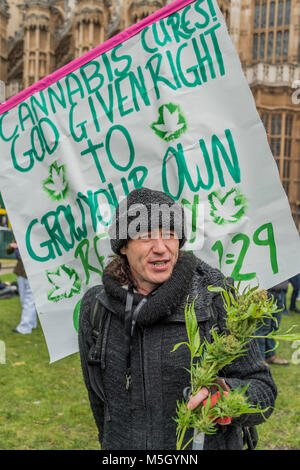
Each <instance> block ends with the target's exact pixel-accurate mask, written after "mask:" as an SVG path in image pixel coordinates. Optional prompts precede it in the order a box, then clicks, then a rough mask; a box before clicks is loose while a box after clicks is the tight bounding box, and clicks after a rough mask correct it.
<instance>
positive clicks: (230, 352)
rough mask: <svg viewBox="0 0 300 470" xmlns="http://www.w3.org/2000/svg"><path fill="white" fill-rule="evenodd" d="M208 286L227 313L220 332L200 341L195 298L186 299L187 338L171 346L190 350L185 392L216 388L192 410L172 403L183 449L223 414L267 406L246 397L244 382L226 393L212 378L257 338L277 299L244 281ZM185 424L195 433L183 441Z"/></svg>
mask: <svg viewBox="0 0 300 470" xmlns="http://www.w3.org/2000/svg"><path fill="white" fill-rule="evenodd" d="M208 289H209V290H210V291H212V292H216V293H219V294H220V295H221V296H222V299H223V304H224V307H225V311H226V314H227V316H226V325H225V331H224V332H222V333H217V332H216V331H215V330H214V329H212V341H211V342H210V341H208V339H207V338H205V339H204V341H203V342H202V343H201V341H200V333H199V328H198V322H197V318H196V315H195V310H194V303H195V300H196V299H194V300H193V301H192V302H191V303H189V301H188V299H187V304H186V307H185V324H186V330H187V337H188V341H187V342H182V343H178V344H176V345H175V346H174V348H173V351H176V349H178V348H179V347H181V346H183V345H185V346H186V347H188V349H189V350H190V367H189V374H190V397H191V396H195V395H196V394H197V393H198V392H199V391H200V389H201V388H203V387H206V388H207V389H208V390H209V389H210V387H212V386H216V387H217V388H219V391H218V392H217V394H215V395H209V396H208V398H207V400H204V401H203V403H202V404H201V405H199V406H198V407H197V408H196V409H195V410H191V409H190V408H188V407H187V401H185V400H182V401H181V402H177V410H176V414H177V416H176V418H175V421H176V423H177V431H176V436H177V450H183V449H185V448H186V447H187V446H188V445H189V443H190V442H191V441H192V440H193V439H194V438H195V437H196V436H197V435H198V434H199V433H205V434H214V433H215V432H216V430H217V423H218V422H224V419H226V418H227V417H231V418H235V417H238V416H240V415H242V414H246V413H247V414H248V413H264V412H265V411H266V410H262V409H261V408H259V407H255V406H253V405H252V404H251V403H250V402H249V401H248V398H247V396H246V390H247V388H248V385H247V386H246V387H243V388H237V389H235V390H230V391H229V392H226V391H224V390H223V389H222V388H221V387H220V386H219V385H218V381H217V379H218V374H219V371H220V370H221V369H223V367H225V366H226V365H229V364H231V363H232V362H233V361H234V360H235V359H237V358H238V357H240V356H242V355H243V354H245V353H246V349H247V343H248V342H249V341H250V340H251V339H253V338H254V337H256V336H255V332H256V331H257V329H258V325H259V323H261V322H262V323H263V322H264V321H265V320H266V319H267V318H274V317H273V315H274V313H276V312H278V311H279V310H278V308H277V305H276V302H274V300H273V298H272V297H270V296H269V295H268V293H267V291H265V290H259V288H258V286H256V287H253V288H250V287H249V286H247V287H246V288H245V289H244V290H243V291H241V292H240V284H238V286H237V287H234V286H230V285H228V286H227V287H226V288H222V287H214V286H209V287H208ZM267 337H272V338H273V339H274V340H275V341H276V342H278V341H279V340H286V341H294V340H295V339H299V335H295V334H291V333H290V330H289V331H288V332H287V334H276V333H274V332H272V333H270V334H269V335H267ZM216 387H215V388H216ZM190 428H193V429H194V431H195V433H194V436H193V438H192V439H190V440H189V441H188V442H186V443H184V442H183V441H184V436H185V433H186V431H187V430H188V429H190Z"/></svg>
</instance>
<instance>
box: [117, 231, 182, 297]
mask: <svg viewBox="0 0 300 470" xmlns="http://www.w3.org/2000/svg"><path fill="white" fill-rule="evenodd" d="M178 252H179V240H178V238H177V236H176V234H175V233H174V232H172V231H168V232H166V231H162V229H157V230H156V231H152V232H148V233H145V234H141V235H140V236H139V238H136V239H134V240H129V241H128V243H127V245H126V246H124V247H122V248H121V253H122V254H123V255H126V256H127V259H128V263H129V266H130V269H131V273H132V275H133V277H134V279H135V280H136V282H137V286H138V292H140V293H141V294H149V293H150V292H152V291H153V290H154V289H155V288H156V287H158V286H159V284H162V283H163V282H165V281H166V280H167V279H169V277H170V276H171V274H172V271H173V268H174V266H175V264H176V261H177V259H178Z"/></svg>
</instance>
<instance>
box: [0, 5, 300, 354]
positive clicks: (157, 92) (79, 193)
mask: <svg viewBox="0 0 300 470" xmlns="http://www.w3.org/2000/svg"><path fill="white" fill-rule="evenodd" d="M0 149H1V157H2V168H1V175H0V191H1V193H2V195H3V198H4V202H5V205H6V208H7V212H8V214H9V217H10V220H11V223H12V227H13V230H14V234H15V237H16V240H17V242H18V245H19V248H20V253H21V256H22V258H23V262H24V265H25V268H26V271H27V274H28V278H29V281H30V284H31V287H32V290H33V293H34V297H35V301H36V306H37V311H38V313H39V319H40V321H41V325H42V328H43V331H44V334H45V338H46V342H47V346H48V350H49V353H50V362H53V361H56V360H58V359H60V358H62V357H65V356H66V355H69V354H72V353H74V352H76V351H77V350H78V345H77V328H78V311H79V307H80V300H81V298H82V296H83V295H84V293H85V292H86V290H87V289H88V288H90V287H91V286H93V285H96V284H100V283H101V277H102V273H103V269H104V267H105V265H106V263H107V262H108V261H109V256H110V255H111V250H110V243H109V237H108V233H107V232H108V227H109V225H110V223H111V220H112V216H113V213H114V210H115V207H116V205H117V203H118V201H120V200H121V199H122V198H124V197H125V196H126V195H127V194H128V193H129V192H130V191H132V190H133V189H135V188H139V187H142V186H144V187H150V188H152V189H158V190H162V191H164V192H165V193H167V194H169V195H170V196H171V197H172V198H173V199H174V200H175V201H177V202H179V203H181V204H182V205H183V207H184V208H185V213H186V216H187V220H188V243H187V244H186V246H185V249H187V250H192V251H193V252H194V253H195V254H196V255H197V256H199V257H201V258H202V259H203V260H204V261H206V262H207V263H209V264H210V265H212V266H215V267H218V268H220V269H221V270H222V272H224V273H225V274H226V275H229V276H232V277H233V278H234V279H235V280H236V281H242V282H243V283H253V285H256V284H257V283H258V282H259V284H260V286H261V287H263V288H269V287H271V286H273V285H275V284H277V283H279V282H280V281H282V280H285V279H287V278H289V277H291V276H293V275H295V274H297V273H298V271H299V266H300V250H299V235H298V232H297V230H296V227H295V225H294V222H293V220H292V216H291V212H290V208H289V203H288V200H287V197H286V195H285V192H284V190H283V188H282V185H281V182H280V179H279V174H278V171H277V167H276V164H275V161H274V158H273V156H272V154H271V151H270V148H269V146H268V142H267V136H266V133H265V130H264V127H263V124H262V122H261V120H260V118H259V115H258V113H257V110H256V107H255V102H254V99H253V96H252V94H251V91H250V89H249V86H248V84H247V82H246V79H245V77H244V75H243V71H242V68H241V64H240V61H239V58H238V55H237V53H236V51H235V49H234V46H233V44H232V42H231V39H230V37H229V34H228V31H227V28H226V24H225V21H224V18H223V16H222V14H221V12H220V10H219V8H218V5H217V2H216V1H213V0H198V1H194V2H191V0H176V1H174V2H172V3H170V4H169V5H167V6H166V7H164V8H162V9H161V10H159V11H157V12H156V13H154V14H152V15H150V16H149V17H147V18H145V19H144V20H142V21H141V22H139V23H137V24H136V25H134V26H132V27H130V28H129V29H127V30H126V31H123V32H121V33H120V34H118V35H116V36H114V37H113V38H111V39H110V40H108V41H106V42H105V43H103V44H101V45H100V46H98V47H96V48H95V49H93V50H92V51H89V52H88V53H86V54H85V55H83V56H82V57H80V58H78V59H76V60H74V61H73V62H71V63H70V64H68V65H66V66H64V67H63V68H61V69H59V70H57V71H56V72H54V73H53V74H51V75H49V76H48V77H46V78H44V79H43V80H41V81H40V82H38V83H36V84H34V85H32V86H31V87H29V88H27V89H26V90H23V91H22V92H21V93H19V94H18V95H16V96H15V97H13V98H11V99H9V100H8V101H6V102H5V103H3V104H2V105H1V106H0Z"/></svg>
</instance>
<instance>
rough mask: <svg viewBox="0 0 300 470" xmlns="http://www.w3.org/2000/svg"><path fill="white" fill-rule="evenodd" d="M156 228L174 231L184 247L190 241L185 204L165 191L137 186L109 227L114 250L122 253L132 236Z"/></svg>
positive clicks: (123, 201) (118, 209) (134, 236)
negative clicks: (183, 205) (188, 239)
mask: <svg viewBox="0 0 300 470" xmlns="http://www.w3.org/2000/svg"><path fill="white" fill-rule="evenodd" d="M156 228H163V229H164V230H167V231H168V230H172V231H174V232H175V233H176V234H177V236H178V239H179V248H181V247H182V246H183V244H184V243H185V241H186V237H185V219H184V210H183V207H182V206H181V205H180V204H178V203H176V202H175V201H174V200H173V199H172V198H171V197H170V196H168V195H167V194H165V193H164V192H162V191H157V190H154V189H149V188H139V189H134V190H133V191H132V192H131V193H129V194H128V196H127V198H125V199H123V200H122V201H120V203H119V205H118V206H117V208H116V211H115V213H114V216H113V220H112V223H111V226H110V228H109V231H108V233H109V236H110V244H111V248H112V251H113V252H114V253H117V254H120V250H121V248H122V246H124V245H126V243H127V241H128V240H129V239H134V238H136V237H138V235H139V234H142V233H147V232H150V231H151V230H153V229H156Z"/></svg>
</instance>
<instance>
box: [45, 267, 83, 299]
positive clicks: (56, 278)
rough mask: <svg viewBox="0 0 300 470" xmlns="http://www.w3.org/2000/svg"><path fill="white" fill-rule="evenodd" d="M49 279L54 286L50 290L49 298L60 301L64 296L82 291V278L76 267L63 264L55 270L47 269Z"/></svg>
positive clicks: (67, 296) (70, 295)
mask: <svg viewBox="0 0 300 470" xmlns="http://www.w3.org/2000/svg"><path fill="white" fill-rule="evenodd" d="M46 275H47V278H48V281H49V282H50V283H51V284H52V285H53V286H54V287H53V288H52V289H51V290H50V291H49V292H48V300H52V301H54V302H58V301H59V300H61V299H62V298H70V297H72V296H73V295H74V294H79V293H80V291H81V280H80V278H79V276H78V274H77V272H76V271H75V269H72V268H69V267H68V266H66V265H64V264H62V265H61V266H59V268H58V269H57V270H56V271H54V272H51V271H46Z"/></svg>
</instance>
